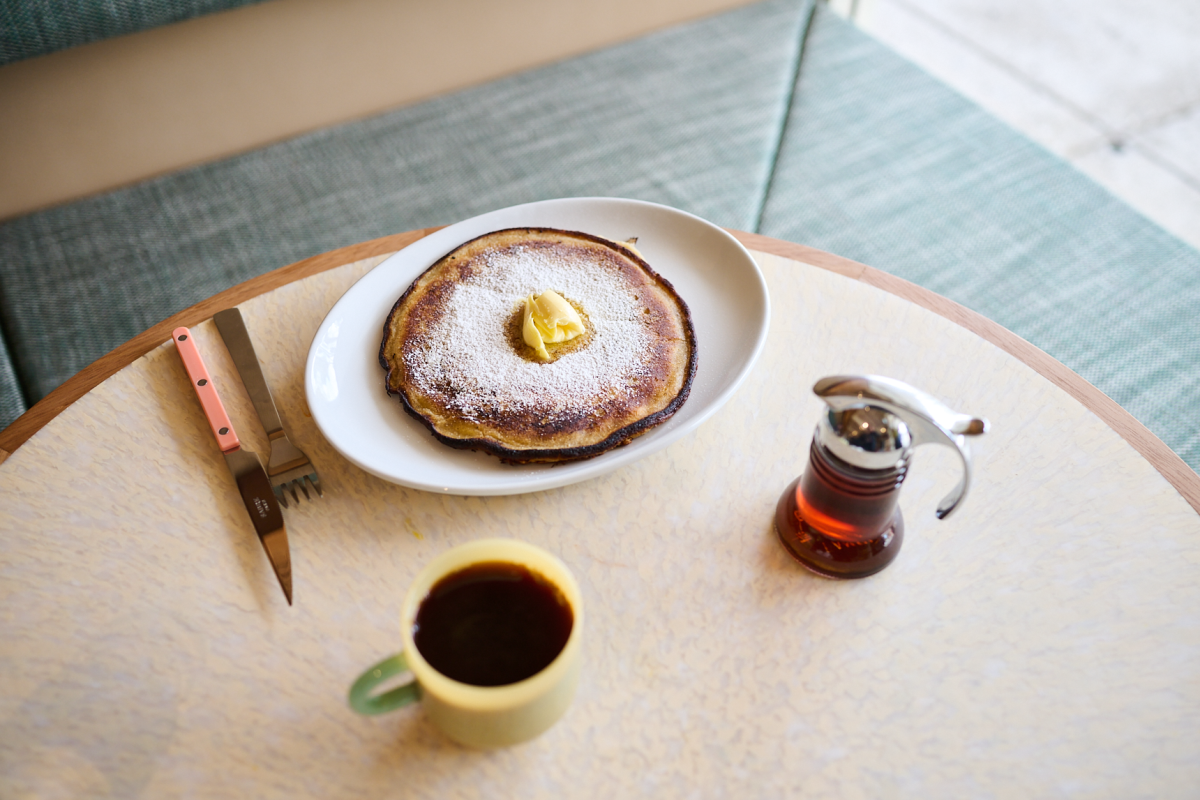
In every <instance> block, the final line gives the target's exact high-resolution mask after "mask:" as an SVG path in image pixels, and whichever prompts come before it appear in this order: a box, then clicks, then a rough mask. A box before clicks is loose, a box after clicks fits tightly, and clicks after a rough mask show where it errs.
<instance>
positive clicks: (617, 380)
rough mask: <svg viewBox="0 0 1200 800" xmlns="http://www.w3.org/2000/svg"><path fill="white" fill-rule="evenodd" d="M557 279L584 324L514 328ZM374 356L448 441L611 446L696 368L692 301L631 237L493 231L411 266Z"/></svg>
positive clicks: (570, 451) (514, 453) (656, 410)
mask: <svg viewBox="0 0 1200 800" xmlns="http://www.w3.org/2000/svg"><path fill="white" fill-rule="evenodd" d="M546 290H552V291H553V292H556V293H557V294H558V295H560V296H561V297H562V298H563V299H565V300H566V301H567V302H568V303H569V304H570V305H571V306H572V307H573V308H574V309H575V311H576V312H578V318H579V319H581V320H582V322H583V329H584V330H583V333H582V334H580V335H577V336H575V338H572V339H570V340H568V341H563V342H556V343H549V342H548V343H546V344H545V349H546V351H548V360H544V359H543V358H541V357H539V356H538V354H537V352H535V350H534V349H533V348H532V347H531V346H530V345H529V344H527V343H526V342H525V341H524V340H523V339H522V319H523V312H524V308H525V302H526V298H529V297H532V296H534V295H537V294H539V293H541V292H544V291H546ZM379 363H380V365H381V366H382V367H383V369H384V370H385V371H386V373H387V377H386V387H387V391H388V393H389V394H392V395H396V396H397V397H399V399H400V401H401V402H402V404H403V406H404V408H405V410H406V411H407V412H408V413H409V414H411V415H412V416H413V417H415V418H416V419H418V420H420V421H421V422H422V423H423V424H424V425H425V426H426V427H428V428H429V430H430V431H431V432H432V433H433V435H434V436H435V437H436V438H437V439H438V440H439V441H441V442H443V443H444V444H447V445H449V446H451V447H456V448H463V449H470V450H479V451H482V452H485V453H489V454H491V455H494V456H497V457H499V458H500V459H501V460H502V461H504V462H506V463H514V464H524V463H536V462H565V461H575V460H579V459H584V458H592V457H594V456H597V455H600V454H601V453H604V452H607V451H608V450H611V449H613V448H614V447H619V446H620V445H623V444H625V443H627V442H629V441H630V440H632V439H633V438H635V437H637V436H640V435H641V434H643V433H645V432H646V431H648V430H650V429H651V428H653V427H654V426H656V425H659V424H661V423H663V422H664V421H666V420H667V419H668V418H670V417H671V415H672V414H674V413H675V412H676V411H677V410H678V409H679V408H680V407H681V406H682V405H683V403H684V401H685V400H686V399H687V396H688V392H689V391H690V389H691V384H692V379H693V378H694V377H695V373H696V334H695V330H694V329H693V326H692V321H691V316H690V314H689V312H688V308H687V304H686V303H684V301H683V300H682V299H681V298H680V297H679V296H678V294H676V292H675V289H674V287H672V286H671V284H670V283H669V282H668V281H666V280H665V279H664V278H662V277H661V276H660V275H658V273H656V272H655V271H654V270H653V269H651V267H650V265H649V264H647V263H646V262H645V261H644V260H643V259H642V258H641V256H640V255H639V254H638V253H637V251H636V250H635V249H633V248H632V246H631V245H629V244H620V243H617V242H612V241H609V240H607V239H601V238H599V237H596V236H592V235H589V234H586V233H578V232H573V231H561V230H554V229H550V228H519V229H508V230H502V231H494V232H492V233H488V234H485V235H483V236H480V237H478V238H476V239H473V240H471V241H469V242H466V243H465V244H463V245H461V246H459V247H458V248H456V249H455V250H453V251H452V252H450V253H447V254H446V255H445V256H443V257H442V258H441V259H439V260H438V261H437V262H436V263H435V264H434V265H433V266H432V267H430V268H429V269H428V270H426V271H425V272H424V273H423V274H422V275H421V276H420V277H418V278H417V279H416V280H415V281H414V282H413V284H412V285H411V286H409V287H408V290H407V291H405V292H404V294H403V295H402V296H401V297H400V299H399V300H397V301H396V303H395V305H394V306H393V307H392V311H391V313H390V314H389V315H388V318H387V321H386V322H385V324H384V328H383V341H382V343H381V344H380V348H379Z"/></svg>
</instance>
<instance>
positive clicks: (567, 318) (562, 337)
mask: <svg viewBox="0 0 1200 800" xmlns="http://www.w3.org/2000/svg"><path fill="white" fill-rule="evenodd" d="M581 333H583V320H582V319H580V318H579V314H578V312H576V311H575V308H574V307H573V306H572V305H571V304H570V303H568V302H567V301H566V300H564V299H563V297H562V295H560V294H558V293H557V292H555V291H553V290H551V289H547V290H546V291H544V292H542V293H541V294H539V295H537V296H534V295H532V294H531V295H529V297H527V298H525V322H524V324H523V325H522V327H521V335H522V337H523V338H524V339H525V344H527V345H529V346H530V347H532V348H533V350H534V352H535V353H537V355H538V358H540V359H541V360H542V361H549V360H550V353H548V352H547V351H546V343H548V342H549V343H551V344H553V343H554V342H567V341H570V340H571V339H574V338H575V337H576V336H578V335H579V334H581Z"/></svg>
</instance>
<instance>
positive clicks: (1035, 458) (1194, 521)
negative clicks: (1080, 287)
mask: <svg viewBox="0 0 1200 800" xmlns="http://www.w3.org/2000/svg"><path fill="white" fill-rule="evenodd" d="M427 232H428V231H416V232H412V233H409V234H401V235H398V236H394V237H387V238H386V239H381V240H377V241H374V242H368V243H365V244H363V245H359V246H356V247H350V248H346V249H344V250H339V251H335V252H333V253H328V254H325V255H323V256H318V257H316V258H313V259H309V260H307V261H304V262H300V263H299V264H295V265H292V266H290V267H286V268H284V269H281V270H278V271H276V272H274V273H271V274H269V275H266V276H263V277H262V278H259V279H255V280H254V281H250V282H248V283H247V284H243V285H241V286H239V287H236V288H235V289H232V290H230V291H228V292H225V293H223V294H221V295H217V296H216V297H214V298H212V299H210V300H208V301H206V302H205V303H202V304H200V305H198V306H196V307H194V308H192V309H188V310H187V311H185V312H182V313H181V314H179V315H176V316H175V317H172V318H171V319H169V320H165V321H164V322H163V323H162V324H160V325H158V326H156V327H155V328H154V329H152V330H150V331H147V332H146V333H145V334H143V335H142V336H139V337H138V338H137V339H134V340H133V341H131V342H130V343H128V344H127V345H125V346H124V347H122V348H119V349H118V350H116V351H114V352H113V353H112V354H110V355H109V356H107V357H105V358H104V359H101V361H99V362H97V363H96V364H94V365H93V366H92V367H90V368H89V369H88V370H85V372H84V373H81V374H80V375H79V376H76V377H75V378H74V379H72V380H71V381H69V382H68V383H67V384H64V386H63V387H60V389H59V390H57V391H56V392H55V393H54V394H52V395H51V396H50V397H48V398H47V399H46V400H45V401H43V402H42V403H41V404H39V405H38V406H36V407H35V408H34V409H32V410H31V411H30V412H29V413H28V414H26V415H25V417H22V419H21V420H18V422H17V423H15V424H14V425H13V426H11V427H10V428H9V429H7V430H6V431H4V432H3V433H2V434H0V456H4V455H5V454H7V458H6V460H5V461H4V462H3V464H0V576H2V577H0V592H2V595H3V609H4V613H3V615H2V616H0V631H2V634H0V637H2V641H3V643H4V646H3V648H0V674H3V675H4V681H3V683H2V685H0V719H2V720H3V723H2V725H0V795H3V796H5V797H23V796H59V795H60V794H61V795H63V796H118V797H132V796H145V797H162V796H176V795H186V796H202V797H226V796H228V797H239V798H241V797H274V796H319V797H361V796H392V795H395V796H404V797H410V796H411V797H439V798H441V797H494V796H521V797H562V796H572V797H574V796H596V797H676V796H689V797H732V796H753V797H778V796H785V795H792V796H795V795H800V794H803V795H805V796H833V797H839V798H853V797H878V796H895V795H904V796H918V797H919V796H954V797H961V796H1000V797H1028V796H1046V795H1049V796H1062V795H1072V796H1096V795H1104V796H1135V795H1136V796H1168V795H1176V796H1178V795H1182V794H1186V793H1188V792H1190V791H1193V790H1194V787H1195V786H1196V785H1197V783H1198V782H1200V737H1198V736H1197V735H1196V734H1197V733H1198V732H1200V722H1197V720H1200V615H1198V614H1197V613H1196V609H1197V608H1200V514H1198V513H1197V512H1198V510H1200V477H1198V476H1197V475H1196V474H1195V473H1194V472H1192V471H1191V470H1189V469H1188V468H1187V467H1186V466H1185V465H1184V464H1183V462H1182V461H1180V460H1179V459H1178V458H1177V457H1175V456H1174V454H1172V453H1171V452H1170V451H1169V450H1168V449H1167V448H1166V447H1165V446H1164V445H1163V444H1162V443H1161V442H1160V441H1159V440H1157V439H1156V438H1154V437H1153V436H1152V435H1151V434H1150V433H1149V432H1148V431H1146V429H1145V428H1143V427H1142V426H1141V425H1139V424H1138V423H1137V422H1136V421H1134V420H1133V418H1132V417H1130V416H1129V415H1128V414H1127V413H1125V412H1124V411H1123V410H1122V409H1120V408H1119V407H1118V406H1117V405H1116V404H1115V403H1113V402H1112V401H1111V400H1109V399H1108V398H1106V397H1104V395H1102V394H1101V393H1100V392H1098V391H1097V390H1096V389H1094V388H1093V387H1091V386H1089V385H1088V384H1086V383H1085V382H1084V381H1083V380H1082V379H1080V378H1079V377H1078V376H1076V375H1074V373H1071V372H1070V371H1069V370H1067V369H1066V368H1065V367H1063V366H1062V365H1061V364H1059V363H1058V362H1056V361H1054V360H1053V359H1051V358H1050V357H1049V356H1047V355H1046V354H1044V353H1041V352H1040V351H1038V350H1036V348H1034V347H1032V346H1031V345H1029V344H1028V343H1026V342H1024V341H1022V340H1020V339H1019V338H1017V337H1016V336H1014V335H1013V334H1011V333H1009V332H1007V331H1005V330H1004V329H1002V328H1000V327H998V326H996V325H995V324H993V323H991V322H989V321H987V320H985V319H983V318H981V317H979V316H978V315H976V314H974V313H972V312H970V311H968V310H966V309H963V308H961V307H959V306H956V305H955V304H953V303H951V302H950V301H948V300H946V299H944V298H941V297H938V296H936V295H933V294H931V293H929V292H926V291H924V290H922V289H919V288H918V287H915V286H913V285H911V284H907V283H905V282H903V281H900V280H899V279H896V278H892V277H890V276H888V275H886V274H884V273H881V272H879V271H877V270H874V269H871V268H869V267H866V266H864V265H861V264H855V263H853V262H849V261H846V260H845V259H841V258H838V257H836V256H833V255H831V254H828V253H821V252H819V251H815V250H812V249H810V248H805V247H802V246H799V245H793V244H788V243H785V242H779V241H775V240H771V239H767V238H765V237H761V236H756V235H752V234H743V233H736V232H735V235H736V236H737V237H738V238H739V239H740V240H741V241H742V242H743V243H744V244H745V245H746V246H747V247H748V248H750V250H751V251H752V253H753V255H754V257H755V259H756V261H758V263H759V265H760V267H761V268H762V270H763V272H764V274H765V276H766V279H767V283H768V287H769V290H770V295H771V300H772V305H773V312H772V320H771V326H770V333H769V337H768V341H767V345H766V348H765V350H764V351H763V354H762V356H761V358H760V360H759V362H758V364H757V365H756V367H755V368H754V370H753V372H752V373H751V374H750V376H749V378H748V379H747V381H746V382H745V384H744V385H743V386H742V387H741V389H739V390H738V392H737V393H736V394H735V395H734V396H733V399H732V400H731V401H730V402H729V403H727V404H726V405H725V406H724V407H723V408H722V409H721V410H720V411H718V412H717V413H716V414H715V415H714V416H713V417H712V418H711V419H709V420H708V421H707V422H705V423H704V424H703V425H701V426H700V427H699V429H697V430H696V431H695V432H694V433H691V434H689V435H688V436H686V437H684V438H683V439H681V440H679V441H677V442H675V443H674V444H672V445H670V446H669V447H667V448H666V449H664V450H660V451H658V452H656V453H653V454H651V455H649V456H647V457H646V458H644V459H642V460H640V461H638V462H636V463H634V464H632V465H630V466H627V467H624V468H622V469H620V470H617V471H615V472H611V473H609V474H607V475H604V476H602V477H599V478H595V479H592V480H589V481H586V482H583V483H578V484H574V485H571V486H566V487H562V488H557V489H551V490H547V491H542V492H536V493H532V494H523V495H515V496H502V497H456V496H447V495H440V494H431V493H425V492H421V491H417V490H412V489H407V488H404V487H401V486H397V485H393V484H390V483H387V482H384V481H382V480H380V479H378V478H375V477H373V476H371V475H369V474H367V473H365V472H362V471H361V470H359V469H357V468H355V467H354V466H352V465H351V464H350V463H349V462H348V461H346V460H345V459H344V458H343V457H342V456H341V455H340V454H339V453H338V452H337V451H336V450H334V449H333V448H332V447H331V446H330V445H329V444H328V443H327V442H326V441H325V440H324V439H323V437H322V436H321V434H320V433H319V431H318V430H317V428H316V426H315V425H314V424H313V422H312V419H311V418H310V416H309V414H308V411H307V408H306V406H305V401H304V393H303V373H304V363H305V358H306V356H307V352H308V347H309V344H310V342H311V340H312V336H313V333H314V332H315V331H316V328H317V326H318V325H319V323H320V321H321V320H322V318H323V317H324V315H325V313H326V312H327V311H328V310H329V308H330V307H331V306H332V305H333V303H334V302H335V301H336V300H337V299H338V298H339V297H340V296H341V294H342V293H343V292H345V291H346V289H347V288H348V287H349V286H350V285H352V284H353V283H354V281H355V280H357V279H358V278H359V277H361V276H362V275H364V274H365V273H366V272H367V271H368V270H370V269H371V268H372V267H373V266H375V265H377V264H378V263H380V261H381V260H382V259H383V258H385V257H386V254H387V253H390V252H393V251H395V250H397V249H399V248H400V247H402V246H404V245H405V244H407V243H409V242H411V241H414V240H415V239H416V238H419V237H420V236H422V235H423V234H425V233H427ZM232 305H238V306H239V307H240V308H241V310H242V314H243V316H244V317H245V319H246V324H247V327H248V329H249V331H250V335H251V337H252V338H253V340H254V342H255V344H256V347H257V349H258V352H259V355H260V358H261V359H262V361H263V366H264V370H265V372H266V376H267V380H268V383H269V384H270V385H271V387H272V388H273V390H274V392H275V395H276V401H277V403H278V405H279V409H280V414H281V416H282V418H283V421H284V423H285V425H286V426H287V427H288V429H289V432H290V433H291V436H292V439H293V440H294V441H295V442H296V443H297V444H298V445H299V446H300V447H301V448H302V449H303V450H304V451H305V452H307V453H308V454H309V456H310V457H311V458H312V460H313V461H314V463H315V464H316V467H317V469H318V471H319V472H320V475H321V479H322V482H323V484H324V486H325V497H324V498H323V499H321V500H318V501H315V502H310V503H302V504H301V505H300V506H298V507H293V508H290V509H287V510H285V512H284V513H285V518H286V522H287V526H288V531H289V538H290V541H291V552H292V566H293V570H294V574H295V598H296V604H295V606H294V607H288V605H287V604H286V602H285V601H284V598H283V596H282V594H281V593H280V591H279V588H278V585H277V584H276V581H275V577H274V575H273V574H272V573H271V570H270V567H269V565H268V564H267V562H266V559H265V557H264V556H263V553H262V551H261V549H260V547H259V544H258V542H256V541H255V539H254V536H253V532H252V529H251V528H250V525H249V522H248V520H247V519H246V512H245V510H244V509H243V507H242V505H241V502H240V500H239V498H238V496H237V493H236V491H235V489H234V485H233V481H232V479H231V478H230V476H229V473H228V472H227V470H226V468H225V465H224V463H223V461H222V459H221V457H220V454H219V452H218V451H217V449H216V447H215V445H214V443H213V441H212V438H211V434H210V432H209V430H208V427H207V423H206V421H205V419H204V416H203V415H202V413H201V411H200V407H199V405H198V403H197V402H196V399H195V397H194V395H193V394H192V390H191V388H190V386H189V383H188V380H187V377H186V375H185V373H184V371H183V368H182V366H181V364H180V362H179V359H178V357H177V355H176V353H175V352H174V344H173V343H172V342H171V341H170V331H171V330H172V329H173V328H174V327H176V326H178V325H188V326H191V327H192V330H193V334H194V336H195V339H196V341H197V344H198V345H199V347H200V350H201V352H202V353H203V355H204V357H205V359H206V360H207V363H208V366H209V369H210V370H211V372H212V373H213V378H214V382H215V383H216V384H217V385H218V386H219V387H220V389H221V392H222V395H223V397H224V399H225V403H226V406H227V407H228V408H229V411H230V415H231V417H232V418H233V419H234V420H235V421H237V420H244V421H245V422H242V423H241V424H240V428H241V429H242V436H243V438H244V439H246V440H248V441H249V444H250V445H251V446H252V447H253V449H255V450H256V451H257V452H259V453H265V452H266V451H267V445H266V441H265V437H264V436H263V435H262V433H261V431H260V430H259V428H258V426H257V425H256V424H253V423H252V420H253V419H254V417H253V408H252V406H251V404H250V401H249V399H248V397H247V396H246V395H245V392H244V391H243V390H242V388H241V383H240V381H239V380H238V378H237V376H236V372H235V371H234V368H233V365H232V362H231V360H230V359H229V356H228V354H227V353H226V351H225V350H224V348H223V346H222V344H221V340H220V338H219V337H218V335H217V332H216V330H215V328H214V326H213V324H212V322H211V321H210V319H209V318H210V317H211V316H212V314H213V313H214V312H215V311H217V310H220V309H221V308H225V307H228V306H232ZM847 373H876V374H884V375H888V376H890V377H894V378H898V379H900V380H903V381H907V382H909V383H911V384H913V385H915V386H917V387H919V388H921V389H923V390H925V391H927V392H929V393H931V394H933V395H935V396H937V397H939V398H941V399H942V400H944V401H945V402H947V403H948V404H949V405H950V406H951V407H953V408H956V409H958V410H961V411H964V412H968V413H971V414H975V415H980V416H984V417H987V418H988V419H989V420H990V421H991V423H992V432H990V433H989V434H987V436H985V437H983V441H981V442H980V443H979V444H980V445H981V447H979V448H977V452H978V455H977V458H976V465H975V466H976V474H975V479H974V483H973V485H972V490H971V495H970V497H969V498H968V499H967V501H966V503H965V505H964V506H963V507H962V508H961V509H960V510H959V511H957V512H956V513H955V514H954V515H953V516H952V517H951V518H949V519H947V520H945V521H941V522H939V521H938V520H936V519H935V517H934V508H935V506H936V504H937V501H938V500H939V499H940V498H941V497H942V495H943V494H945V493H946V491H948V489H949V488H950V486H952V485H953V483H954V481H955V480H956V479H957V474H956V470H957V469H958V465H957V463H956V461H957V459H956V456H955V455H954V454H953V453H952V452H950V451H949V450H946V449H943V448H922V449H921V450H919V451H917V454H916V456H915V459H914V466H913V470H912V472H911V475H910V477H909V479H908V481H907V482H906V484H905V487H904V489H903V492H902V495H901V507H902V508H903V511H904V514H905V519H906V524H907V532H906V538H905V545H904V549H903V550H902V551H901V553H900V555H899V557H898V558H897V560H896V561H895V562H894V563H893V564H892V565H891V566H890V567H888V568H887V569H886V570H884V571H883V572H881V573H879V574H878V575H875V576H873V577H870V578H867V579H864V580H859V581H843V582H839V581H831V580H827V579H822V578H819V577H817V576H815V575H813V574H811V573H809V572H807V571H805V570H804V569H802V568H801V567H800V566H799V565H797V564H796V563H795V562H794V561H792V560H791V559H790V558H789V557H788V555H787V554H786V553H785V552H784V550H783V549H782V548H781V547H780V545H779V543H778V542H777V540H776V537H775V534H774V532H773V530H772V519H773V513H774V508H775V503H776V500H777V499H778V497H779V494H780V492H781V491H782V490H783V489H784V487H785V486H786V485H787V484H788V483H789V482H790V481H791V480H792V479H793V478H794V477H796V476H797V475H798V474H799V473H800V472H801V471H802V470H803V469H804V466H805V462H806V458H807V448H808V444H809V441H810V439H811V436H812V431H813V426H814V423H815V421H816V419H817V414H818V412H819V410H820V401H819V400H817V398H815V397H814V396H813V395H812V392H811V387H812V384H813V383H814V382H815V381H816V380H817V379H818V378H820V377H822V376H824V375H829V374H847ZM397 411H398V413H399V407H397ZM414 424H415V423H414ZM490 536H505V537H514V538H518V539H523V540H525V541H529V542H532V543H535V544H538V545H540V546H542V547H544V548H546V549H548V550H550V551H551V552H553V553H555V554H557V555H558V556H559V557H560V558H562V559H563V560H564V561H565V562H566V563H567V564H568V565H569V566H570V567H571V568H572V570H573V571H574V572H575V574H576V576H577V577H578V579H579V582H580V584H581V587H582V590H583V594H584V602H585V604H586V614H587V628H586V640H585V645H584V661H583V674H582V680H581V684H580V688H579V692H578V695H577V696H576V699H575V702H574V704H573V705H572V707H571V708H570V709H569V711H568V712H567V714H566V716H565V717H564V718H563V719H562V720H561V721H560V722H559V723H558V724H557V725H556V726H554V727H553V728H551V729H550V731H548V732H547V733H546V734H544V735H543V736H541V737H540V738H538V739H535V740H534V741H532V742H529V743H527V744H524V745H520V746H517V747H512V748H508V749H503V750H497V751H490V752H476V751H471V750H467V749H463V748H460V747H459V746H457V745H454V744H452V743H451V742H449V741H448V740H446V739H445V738H443V737H442V736H441V735H439V734H438V733H437V731H436V730H435V729H433V728H432V726H431V725H430V724H429V723H428V722H427V721H426V720H425V718H424V716H423V715H422V713H421V712H420V710H419V709H415V708H414V709H407V710H402V711H399V712H395V713H392V714H390V715H386V716H381V717H374V718H366V717H360V716H358V715H356V714H355V713H353V712H352V711H351V710H350V709H349V708H348V706H347V703H346V691H347V689H348V687H349V685H350V682H351V681H352V680H353V679H354V678H355V677H356V676H357V675H358V674H359V672H360V671H362V670H363V669H364V668H366V667H367V666H369V665H370V664H372V663H374V662H375V661H377V660H378V659H379V658H381V657H383V656H385V655H388V654H389V653H392V652H394V651H395V650H396V649H397V647H398V646H399V642H400V635H399V631H398V629H397V624H398V623H397V617H398V608H399V603H400V600H401V597H402V595H403V593H404V591H405V588H406V587H407V585H408V582H409V581H410V580H411V579H412V577H413V576H414V575H415V574H416V572H417V571H418V570H419V569H420V567H421V566H422V565H423V564H425V563H426V562H428V561H429V560H430V559H431V558H432V557H433V556H434V555H436V554H437V553H440V552H442V551H444V550H446V549H448V548H449V547H451V546H453V545H455V544H458V543H461V542H464V541H467V540H471V539H475V538H483V537H490Z"/></svg>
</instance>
